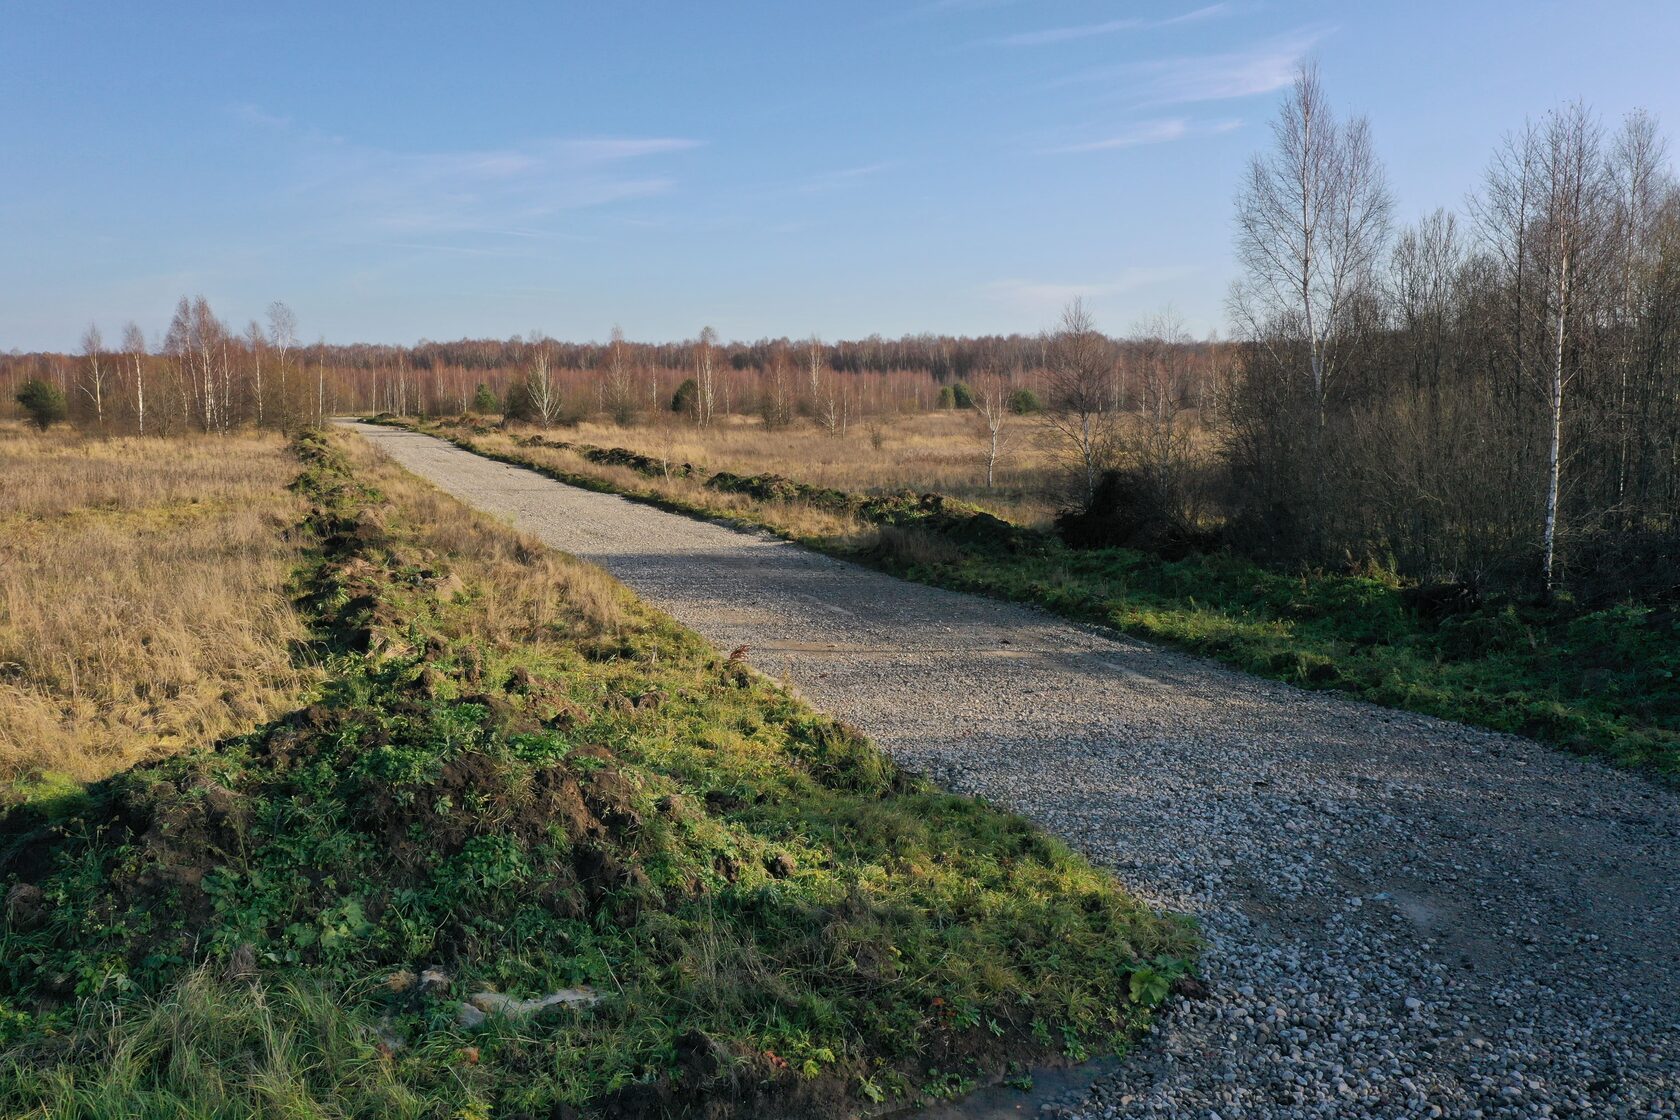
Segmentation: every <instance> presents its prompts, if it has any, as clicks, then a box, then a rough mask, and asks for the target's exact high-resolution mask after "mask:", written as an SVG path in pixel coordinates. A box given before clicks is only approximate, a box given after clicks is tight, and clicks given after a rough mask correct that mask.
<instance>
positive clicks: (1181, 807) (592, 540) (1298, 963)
mask: <svg viewBox="0 0 1680 1120" xmlns="http://www.w3.org/2000/svg"><path fill="white" fill-rule="evenodd" d="M358 430H360V431H361V433H362V434H363V435H364V436H365V437H366V438H368V439H369V440H371V441H372V442H373V443H374V444H376V445H377V446H378V447H380V448H382V449H383V450H384V451H386V452H387V453H388V454H390V455H391V457H392V458H394V459H395V460H396V461H397V462H398V463H400V464H401V465H403V466H405V467H407V468H408V469H409V470H411V471H413V472H415V473H417V474H419V475H421V476H423V477H425V478H427V479H429V480H430V481H432V482H433V483H435V484H436V485H438V486H439V487H441V488H442V489H444V490H446V491H448V492H450V493H452V494H454V495H455V496H457V497H458V498H461V499H462V500H464V501H466V502H467V503H468V504H470V505H473V506H476V507H477V508H479V509H481V510H485V511H487V512H489V513H491V514H494V515H497V516H499V517H501V518H503V519H505V520H507V521H509V522H511V523H512V524H513V525H514V526H516V527H517V528H519V529H521V530H524V531H527V532H530V533H532V534H534V535H535V536H537V537H539V538H540V539H542V540H543V541H545V542H546V543H548V544H550V545H552V546H553V547H555V548H559V549H562V550H564V551H566V552H569V553H571V554H572V555H574V556H577V557H579V558H580V559H583V560H588V561H592V562H594V563H596V564H600V565H602V566H603V567H605V568H606V569H607V570H608V571H610V572H611V573H612V574H613V575H614V576H616V577H617V578H619V579H620V580H622V581H623V582H624V583H626V584H628V585H629V586H630V587H631V588H632V589H634V590H635V591H636V592H637V593H638V594H640V595H641V596H642V597H643V598H644V599H646V600H647V601H649V602H650V603H652V604H653V605H655V606H657V607H659V608H660V609H662V610H664V611H666V612H668V613H669V614H671V615H672V616H674V617H676V618H677V619H679V620H680V621H682V622H684V623H686V624H687V625H689V626H691V627H693V628H694V629H696V630H698V631H699V632H700V633H702V634H703V635H705V636H706V637H707V638H708V639H710V640H711V641H712V642H713V643H714V644H715V645H716V646H717V647H718V648H719V649H721V650H732V649H734V648H736V647H738V646H746V647H748V650H749V653H748V655H747V656H748V659H749V660H750V661H751V662H752V664H754V665H756V666H757V667H758V668H759V669H761V670H764V671H765V672H767V673H770V674H771V675H773V676H776V677H779V678H781V679H783V680H785V681H786V682H787V683H788V684H789V685H791V686H792V687H794V688H795V689H797V690H798V691H799V692H800V693H801V694H802V695H803V696H804V697H806V698H807V699H809V700H810V701H811V702H812V703H814V704H816V705H818V706H820V707H822V708H824V709H826V710H828V711H829V712H831V713H833V714H835V715H838V716H840V717H842V718H844V719H846V720H847V721H849V722H851V723H853V724H855V725H856V726H858V727H859V728H861V729H863V730H864V731H865V732H867V733H868V734H869V735H871V736H872V737H873V738H874V739H875V740H876V742H878V743H879V744H880V745H881V746H882V747H884V748H885V749H886V750H888V751H889V752H890V753H891V754H892V755H893V756H894V757H895V758H896V759H897V760H898V761H899V762H900V763H901V764H903V765H905V766H907V767H909V768H912V769H915V770H919V771H921V772H923V773H925V774H928V775H929V776H931V777H932V778H934V779H935V780H937V781H938V782H940V783H941V784H943V785H944V786H946V787H947V788H949V789H952V790H955V791H958V792H962V793H969V794H976V795H980V796H983V797H986V798H987V799H989V800H991V801H994V802H996V803H998V804H1001V805H1006V806H1009V807H1010V808H1012V809H1014V810H1016V811H1019V812H1021V813H1023V814H1025V815H1026V816H1028V817H1031V818H1032V819H1034V820H1036V821H1038V822H1039V823H1040V824H1042V825H1043V826H1044V827H1045V828H1047V829H1049V830H1050V831H1052V832H1054V833H1056V834H1058V835H1060V836H1061V837H1063V838H1064V839H1065V840H1067V841H1068V842H1069V843H1071V844H1072V845H1074V846H1075V847H1076V848H1078V849H1080V850H1081V851H1083V852H1085V853H1086V854H1087V855H1088V856H1090V857H1091V858H1092V859H1094V860H1096V861H1098V862H1100V863H1102V864H1104V865H1106V866H1107V867H1109V868H1112V869H1113V871H1114V873H1115V874H1116V875H1117V876H1119V878H1120V879H1121V880H1122V881H1123V882H1125V883H1126V884H1127V886H1128V887H1130V888H1131V889H1132V890H1133V891H1134V892H1136V893H1138V894H1139V895H1141V896H1142V897H1145V898H1147V899H1148V900H1150V901H1151V902H1153V903H1155V904H1156V905H1159V906H1161V907H1164V908H1167V909H1171V910H1177V911H1180V912H1186V913H1190V914H1193V915H1195V916H1196V917H1197V918H1198V919H1199V921H1200V922H1201V924H1202V928H1203V930H1204V932H1205V933H1206V935H1207V937H1208V939H1209V949H1208V953H1207V956H1206V959H1205V961H1204V969H1205V976H1206V978H1207V979H1208V981H1209V983H1210V985H1211V995H1210V996H1209V997H1208V998H1206V999H1200V1000H1194V1001H1191V1000H1181V1001H1177V1002H1176V1003H1175V1004H1174V1006H1173V1007H1172V1009H1171V1010H1170V1011H1169V1012H1168V1013H1167V1014H1165V1015H1164V1016H1163V1017H1162V1019H1161V1020H1160V1023H1159V1025H1158V1027H1157V1029H1156V1030H1155V1031H1154V1032H1153V1033H1152V1035H1151V1036H1150V1037H1149V1038H1148V1039H1146V1040H1144V1041H1143V1042H1142V1043H1141V1044H1140V1045H1139V1046H1138V1047H1137V1049H1136V1050H1134V1051H1133V1053H1132V1054H1130V1055H1129V1056H1128V1058H1127V1060H1126V1061H1125V1062H1124V1063H1122V1065H1121V1067H1120V1069H1119V1070H1118V1072H1116V1073H1115V1074H1113V1075H1112V1076H1108V1077H1105V1078H1103V1079H1101V1080H1099V1081H1098V1083H1097V1084H1096V1085H1095V1086H1094V1087H1093V1088H1089V1089H1085V1090H1081V1092H1080V1094H1079V1095H1078V1096H1077V1097H1076V1098H1072V1099H1067V1100H1060V1101H1054V1102H1050V1103H1047V1104H1044V1105H1041V1106H1039V1109H1038V1111H1039V1112H1040V1114H1042V1115H1052V1116H1059V1117H1092V1118H1095V1117H1196V1118H1199V1120H1215V1118H1217V1120H1238V1118H1254V1117H1325V1118H1361V1117H1371V1118H1384V1120H1387V1118H1391V1117H1455V1118H1456V1117H1488V1118H1491V1117H1523V1118H1527V1117H1547V1116H1557V1117H1570V1116H1576V1117H1600V1116H1603V1117H1638V1118H1655V1117H1665V1118H1666V1117H1675V1116H1677V1115H1680V795H1677V794H1676V793H1674V792H1673V791H1669V790H1665V789H1662V788H1660V787H1658V786H1656V785H1655V784H1653V783H1651V782H1650V781H1648V780H1646V779H1643V778H1640V777H1638V776H1636V775H1630V774H1624V773H1619V772H1616V771H1612V770H1610V769H1608V768H1606V767H1604V766H1601V765H1599V764H1596V763H1592V762H1588V761H1583V760H1579V759H1575V758H1572V757H1570V756H1568V755H1566V754H1564V753H1562V752H1560V751H1557V750H1555V749H1552V748H1548V747H1546V746H1543V745H1541V744H1538V743H1534V742H1531V741H1528V740H1525V739H1521V738H1517V737H1514V736H1509V735H1501V734H1496V733H1493V732H1487V731H1481V730H1478V729H1475V728H1470V727H1465V726H1462V725H1458V724H1454V723H1449V722H1445V721H1442V720H1436V719H1431V718H1428V717H1424V716H1419V715H1413V714H1410V713H1406V712H1399V711H1392V710H1389V709H1385V708H1379V707H1375V706H1372V705H1370V704H1365V703H1362V702H1359V701H1355V700H1351V699H1348V698H1346V697H1342V696H1338V695H1334V694H1330V693H1319V692H1307V691H1302V690H1300V689H1296V688H1292V687H1290V686H1287V685H1284V684H1280V683H1276V682H1272V681H1266V680H1261V679H1258V678H1255V677H1250V676H1247V675H1244V674H1242V673H1238V672H1235V671H1233V670H1230V669H1226V668H1223V667H1220V666H1218V665H1215V664H1212V663H1209V662H1206V661H1202V660H1199V659H1197V658H1193V657H1189V656H1186V655H1183V654H1179V653H1175V652H1172V651H1169V650H1163V649H1159V648H1156V647H1154V646H1151V645H1148V644H1145V643H1143V642H1139V641H1135V640H1132V639H1130V638H1127V637H1123V636H1118V635H1114V634H1111V633H1107V632H1103V631H1100V630H1097V629H1095V628H1088V627H1082V626H1078V625H1075V624H1072V623H1069V622H1066V621H1062V620H1059V619H1056V618H1053V617H1051V616H1050V615H1047V614H1045V613H1043V612H1040V611H1037V610H1034V609H1032V608H1029V607H1025V606H1019V605H1013V604H1008V603H1002V602H997V601H993V600H990V599H985V598H981V597H977V596H972V595H964V594H959V593H955V592H950V591H943V590H939V589H936V588H930V587H925V586H921V585H919V584H914V583H909V582H905V581H902V580H898V579H895V578H893V577H891V576H887V575H884V574H882V573H879V572H875V571H871V570H869V569H866V568H862V567H858V566H856V565H853V564H848V563H845V562H843V561H839V560H835V559H832V558H829V557H826V556H822V555H819V554H817V553H814V552H811V551H809V550H806V549H803V548H800V547H798V546H796V545H792V544H788V543H785V542H782V541H779V540H776V539H774V538H772V537H770V536H768V535H766V534H757V533H748V532H742V531H739V530H737V529H733V528H729V527H726V526H723V525H719V524H714V523H711V522H706V521H700V520H696V519H692V518H687V517H682V516H678V515H675V514H670V513H665V512H663V511H660V510H657V509H654V508H652V507H650V506H646V505H640V504H637V503H634V502H630V501H626V500H624V499H622V498H618V497H615V496H613V495H607V494H598V493H594V492H591V491H586V490H581V489H578V488H575V487H570V486H565V485H563V484H561V483H557V482H554V481H552V480H549V479H546V478H543V477H542V476H540V475H537V474H534V473H532V472H529V471H523V470H519V469H516V468H512V467H508V466H506V465H503V464H500V463H495V462H492V461H490V460H488V459H484V458H481V457H478V456H475V455H472V454H470V453H468V452H465V451H462V450H460V449H458V448H455V447H452V446H450V445H448V444H446V443H444V442H442V441H440V440H436V439H433V438H430V437H427V436H422V435H418V434H415V433H410V432H403V431H398V430H395V429H389V428H377V427H369V426H366V425H360V426H358Z"/></svg>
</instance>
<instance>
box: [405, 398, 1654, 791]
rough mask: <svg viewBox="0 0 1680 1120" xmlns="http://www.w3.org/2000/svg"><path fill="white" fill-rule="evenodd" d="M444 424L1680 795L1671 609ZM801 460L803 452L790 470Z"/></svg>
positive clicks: (475, 446)
mask: <svg viewBox="0 0 1680 1120" xmlns="http://www.w3.org/2000/svg"><path fill="white" fill-rule="evenodd" d="M431 430H434V431H436V432H438V433H439V434H441V435H444V436H446V437H448V438H452V439H454V440H456V441H457V442H458V443H460V444H461V445H462V446H464V447H467V448H469V449H472V450H476V451H479V452H480V453H482V454H488V455H491V456H493V457H497V458H501V459H504V460H506V461H510V462H516V463H521V464H525V465H529V466H533V467H536V468H538V469H541V470H546V471H548V472H550V473H552V474H554V475H555V476H556V477H560V478H562V479H564V480H568V481H573V482H577V483H580V484H583V485H591V486H596V487H603V488H610V489H613V490H616V491H618V492H620V493H625V494H629V495H632V496H637V497H641V498H643V499H644V500H649V501H654V502H657V503H659V504H662V505H665V506H667V507H668V508H672V509H676V510H680V511H683V512H688V513H694V514H701V515H706V516H724V517H731V518H735V519H737V520H740V521H742V522H743V523H747V524H752V525H757V526H761V527H764V528H768V529H771V530H773V531H775V532H778V533H781V534H783V535H785V536H787V537H789V538H791V539H794V540H798V541H801V542H803V543H805V544H808V545H811V546H813V547H816V548H820V549H823V550H825V551H828V552H832V553H835V554H838V555H842V556H847V557H850V558H853V559H858V560H862V561H865V562H868V563H872V564H875V565H878V566H881V567H885V568H887V569H888V570H891V571H894V572H897V573H899V574H902V575H907V576H909V577H911V578H915V579H920V580H923V581H925V582H929V583H935V584H939V585H941V586H946V587H953V588H957V589H960V590H967V591H976V592H980V593H983V594H990V595H996V596H999V597H1002V598H1009V599H1015V600H1018V601H1024V602H1031V603H1036V604H1039V605H1042V606H1045V607H1049V608H1050V609H1052V610H1055V611H1057V612H1059V613H1061V614H1064V615H1066V616H1068V617H1071V618H1076V619H1081V620H1087V621H1095V622H1101V623H1104V624H1107V625H1111V626H1114V627H1116V628H1118V629H1121V630H1124V631H1126V632H1128V633H1131V634H1136V635H1139V636H1141V637H1145V638H1149V639H1151V640H1155V641H1162V642H1167V643H1169V644H1172V645H1175V646H1178V647H1180V648H1183V649H1188V650H1191V651H1194V652H1197V653H1201V654H1205V655H1208V656H1211V657H1215V658H1218V659H1219V660H1222V661H1225V662H1228V663H1230V664H1232V665H1235V666H1237V667H1239V668H1241V669H1245V670H1247V671H1249V672H1253V673H1257V674H1260V675H1262V676H1269V677H1273V678H1277V679H1281V680H1286V681H1290V682H1292V683H1295V684H1299V685H1301V686H1303V687H1307V688H1328V689H1339V690H1342V691H1346V692H1349V693H1352V694H1354V695H1358V696H1362V697H1364V698H1366V699H1370V700H1374V701H1376V702H1378V703H1382V704H1388V705H1391V706H1394V707H1400V708H1408V709H1411V710H1413V711H1419V712H1425V713H1428V714H1430V715H1437V716H1443V717H1446V718H1449V719H1457V720H1463V721H1466V722H1470V723H1475V724H1480V725H1482V726H1484V727H1491V728H1494V729H1496V730H1502V731H1512V732H1517V733H1521V734H1525V735H1530V736H1533V737H1536V738H1540V739H1544V740H1548V741H1550V742H1553V743H1556V744H1558V745H1560V746H1563V747H1566V748H1568V749H1570V750H1573V751H1577V752H1580V753H1583V754H1591V755H1595V756H1598V757H1602V758H1605V759H1607V760H1609V761H1611V762H1613V763H1615V764H1618V765H1622V766H1627V767H1631V768H1635V769H1639V770H1643V771H1645V772H1647V773H1650V774H1652V775H1654V776H1657V777H1659V778H1662V779H1664V780H1667V781H1671V782H1672V781H1680V612H1677V611H1676V610H1675V609H1674V608H1673V607H1672V606H1671V605H1670V606H1663V605H1654V606H1653V605H1636V604H1622V605H1617V606H1611V607H1607V608H1603V609H1598V610H1593V611H1581V610H1576V609H1573V608H1572V607H1571V606H1570V605H1568V604H1562V605H1559V606H1555V607H1539V606H1535V605H1532V604H1524V603H1519V602H1503V603H1500V602H1493V603H1489V604H1487V605H1485V606H1483V607H1481V608H1479V609H1477V610H1474V611H1469V612H1465V613H1462V614H1457V615H1454V616H1451V617H1448V618H1444V619H1439V620H1432V619H1429V618H1426V617H1421V616H1419V615H1418V614H1416V613H1414V612H1413V611H1411V610H1409V609H1408V608H1407V607H1406V605H1405V601H1404V596H1403V588H1402V587H1401V586H1400V585H1399V584H1398V583H1397V582H1395V581H1393V580H1392V579H1387V578H1383V577H1381V576H1362V575H1349V574H1341V573H1326V572H1309V573H1289V572H1282V571H1276V570H1271V569H1267V568H1264V567H1261V566H1258V565H1256V564H1254V563H1251V562H1249V561H1246V560H1243V559H1241V558H1240V557H1235V556H1232V555H1229V554H1224V553H1218V554H1211V555H1192V556H1190V557H1188V558H1185V559H1182V560H1177V561H1168V560H1163V559H1161V558H1160V557H1156V556H1151V555H1147V554H1144V553H1140V552H1135V551H1131V550H1127V549H1098V550H1091V551H1074V550H1071V549H1067V548H1065V547H1063V546H1062V545H1061V544H1060V543H1059V542H1058V541H1057V540H1055V539H1054V538H1053V537H1051V536H1050V535H1049V534H1047V533H1043V532H1040V531H1036V527H1035V526H1033V525H1031V524H1028V525H1023V526H1021V527H1020V528H1021V529H1022V530H1025V531H1024V532H1020V531H1008V527H1007V526H1002V527H1000V526H996V525H988V524H986V523H985V522H984V519H978V520H976V519H974V518H972V517H971V516H969V515H968V514H966V513H964V512H963V510H962V508H961V507H960V506H953V507H951V508H942V509H923V508H921V507H920V506H917V505H915V504H914V503H912V504H909V505H906V504H903V503H894V502H887V503H885V504H882V503H880V502H877V503H874V504H871V502H870V501H869V500H868V499H867V498H866V497H865V496H863V495H857V494H845V493H820V492H802V491H800V490H799V489H798V488H797V487H789V486H786V485H784V484H782V483H777V482H773V481H772V482H769V483H766V482H765V481H764V480H757V482H756V483H755V481H754V480H747V485H745V486H743V485H742V484H741V482H740V481H739V480H737V479H733V478H731V477H729V476H727V475H726V476H724V477H723V478H721V479H720V478H717V477H714V476H713V475H712V474H711V473H709V471H708V470H707V469H706V468H709V470H710V471H719V470H727V471H733V472H742V471H745V470H747V469H749V467H748V465H746V464H741V465H738V464H735V463H731V462H728V461H724V462H707V463H705V464H704V466H703V467H702V469H699V470H696V471H695V472H693V473H691V474H687V475H681V476H667V475H666V473H665V472H664V471H663V470H661V469H659V462H656V463H654V464H652V465H649V464H646V463H643V464H635V463H630V464H629V465H625V464H624V462H623V461H618V462H616V465H615V460H616V459H618V458H619V457H615V456H613V455H611V454H606V455H602V454H600V453H599V452H597V451H591V450H589V449H586V448H583V447H581V446H580V442H581V441H578V440H577V439H576V437H575V435H574V433H573V432H572V431H570V430H568V431H565V432H557V433H552V434H551V435H550V436H549V437H542V436H540V435H539V436H537V437H536V438H534V439H533V438H531V437H529V436H526V437H518V438H516V437H514V436H510V435H509V434H507V433H505V432H501V431H496V430H490V429H485V430H483V431H479V430H475V429H474V428H472V427H463V426H459V425H456V426H450V425H443V426H435V427H433V428H432V429H431ZM814 438H816V439H818V440H819V441H820V438H821V437H814ZM556 443H563V444H565V446H555V444H556ZM656 458H657V457H656ZM794 458H795V456H794V455H793V453H792V452H791V451H790V452H789V453H788V454H787V460H786V461H792V460H793V459H794ZM661 461H662V460H661ZM764 461H765V460H763V459H754V460H752V462H751V465H752V466H757V465H761V464H762V463H763V462H764ZM696 466H700V464H696ZM795 477H798V476H797V475H796V476H795ZM913 489H925V486H913ZM1000 512H1007V511H1006V510H1005V511H1000Z"/></svg>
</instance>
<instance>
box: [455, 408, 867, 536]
mask: <svg viewBox="0 0 1680 1120" xmlns="http://www.w3.org/2000/svg"><path fill="white" fill-rule="evenodd" d="M613 430H614V431H619V432H626V433H629V432H634V431H636V429H613ZM563 434H564V435H565V436H566V437H567V438H569V439H575V438H576V437H575V433H573V432H571V431H568V432H566V433H563ZM472 438H473V443H474V444H475V445H476V446H478V447H480V448H482V449H483V450H485V451H489V452H493V453H496V454H505V455H510V456H516V457H518V458H520V459H523V460H527V461H529V462H533V463H536V464H537V465H539V466H544V467H549V468H552V469H554V470H558V471H565V472H567V473H570V474H577V475H584V476H587V477H591V478H598V479H601V480H603V481H604V482H606V483H608V484H609V485H611V486H612V487H613V488H614V489H616V490H620V491H631V492H652V493H654V494H658V495H659V496H661V497H664V498H669V499H672V500H674V501H678V502H681V503H683V504H685V505H688V506H700V507H704V508H706V509H708V510H715V511H718V512H719V513H726V514H727V513H734V512H740V513H743V514H749V513H750V514H751V515H752V519H761V520H763V521H766V522H768V523H769V524H772V525H774V526H776V527H777V528H779V529H782V530H784V531H786V532H789V533H792V534H793V535H795V536H799V537H821V538H825V539H830V540H854V541H856V540H862V539H864V538H865V537H873V535H874V533H875V529H874V527H873V526H871V525H869V524H867V523H865V522H863V521H861V520H859V519H857V518H855V517H851V516H849V515H845V514H838V513H834V512H833V511H831V510H825V509H818V508H815V507H813V506H811V505H808V504H807V503H805V502H776V501H771V502H766V501H759V500H758V499H756V498H752V497H749V496H747V495H745V494H728V493H721V492H719V491H716V490H708V489H706V487H705V486H703V485H702V484H701V482H700V481H699V480H698V479H696V478H684V477H682V476H681V475H673V476H672V477H670V478H661V477H659V476H657V475H655V476H653V477H649V476H647V475H643V474H638V473H637V472H635V471H633V470H631V469H630V468H629V467H614V466H607V465H604V464H601V463H592V462H590V461H589V460H588V459H585V458H584V457H583V456H581V455H579V454H577V453H576V452H573V451H569V450H566V449H564V448H558V447H543V446H533V447H522V446H520V445H519V444H518V443H517V442H516V441H515V438H514V437H513V436H511V435H507V434H505V433H502V432H492V433H489V434H487V435H475V436H473V437H472ZM581 442H589V441H588V440H582V441H581ZM611 446H614V447H626V446H631V445H629V444H626V443H616V444H612V445H611ZM644 454H650V455H657V454H661V453H660V452H659V451H657V450H653V451H647V452H644ZM684 461H690V462H692V461H695V460H683V459H682V458H680V457H678V458H674V459H672V462H674V463H678V464H680V463H682V462H684ZM715 469H719V470H734V471H738V472H747V471H752V472H753V473H758V472H759V471H763V470H772V469H774V468H770V467H762V468H752V467H744V466H743V465H741V464H739V463H728V464H725V465H720V466H718V467H716V468H715ZM776 473H778V474H779V473H783V472H780V471H777V472H776ZM801 481H804V480H803V479H801Z"/></svg>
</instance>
